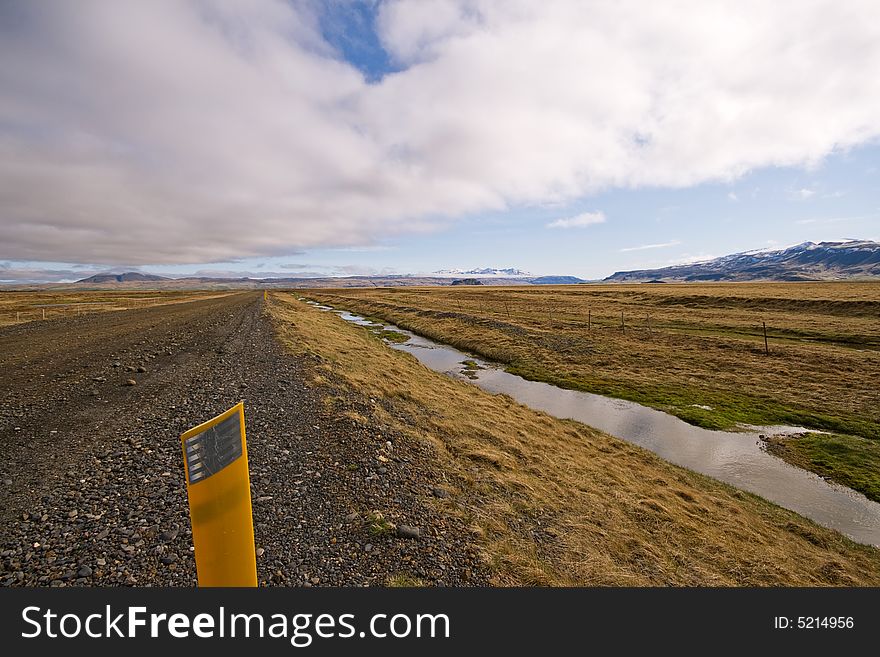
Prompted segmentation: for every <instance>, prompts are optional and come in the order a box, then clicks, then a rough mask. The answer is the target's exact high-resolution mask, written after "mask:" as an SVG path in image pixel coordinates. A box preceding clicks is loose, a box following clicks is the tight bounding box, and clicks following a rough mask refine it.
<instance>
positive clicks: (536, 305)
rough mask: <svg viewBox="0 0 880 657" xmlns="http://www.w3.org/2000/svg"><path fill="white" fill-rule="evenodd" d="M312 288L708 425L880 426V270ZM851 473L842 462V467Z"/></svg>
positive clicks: (570, 383)
mask: <svg viewBox="0 0 880 657" xmlns="http://www.w3.org/2000/svg"><path fill="white" fill-rule="evenodd" d="M310 296H312V297H313V298H315V299H318V300H321V301H323V302H326V303H330V304H333V305H336V306H340V307H345V308H349V309H351V310H354V311H355V312H359V313H366V314H370V315H373V316H378V317H381V318H383V319H385V320H388V321H391V322H394V323H396V324H398V325H400V326H402V327H403V328H407V329H410V330H412V331H415V332H417V333H420V334H423V335H425V336H427V337H430V338H433V339H436V340H438V341H441V342H446V343H449V344H452V345H454V346H456V347H458V348H460V349H465V350H468V351H470V352H472V353H476V354H479V355H482V356H485V357H487V358H491V359H493V360H496V361H499V362H502V363H505V364H506V366H507V369H508V370H509V371H511V372H513V373H515V374H519V375H521V376H524V377H526V378H529V379H533V380H538V381H546V382H548V383H553V384H555V385H559V386H562V387H566V388H572V389H576V390H584V391H587V392H594V393H598V394H603V395H610V396H613V397H619V398H622V399H629V400H632V401H636V402H639V403H642V404H646V405H648V406H652V407H654V408H658V409H660V410H664V411H666V412H669V413H672V414H673V415H676V416H678V417H680V418H682V419H684V420H686V421H688V422H691V423H693V424H696V425H698V426H703V427H706V428H711V429H726V428H732V427H734V426H735V425H736V424H737V423H745V424H757V425H772V424H787V425H796V426H804V427H808V428H812V429H819V430H822V431H829V432H833V433H837V434H845V435H852V436H857V437H862V438H868V439H871V440H877V439H880V388H878V386H877V385H876V381H877V380H878V378H880V319H878V318H880V284H876V283H815V284H813V283H806V284H805V283H787V284H736V285H734V284H713V285H595V286H593V285H590V286H566V287H549V288H547V287H533V288H529V287H518V288H496V287H484V288H469V289H462V288H451V287H450V288H395V289H347V290H334V291H320V292H317V291H315V292H310ZM764 324H766V326H767V336H768V344H767V347H768V348H769V354H768V353H767V352H766V351H765V344H764V333H763V326H764ZM706 407H709V408H706ZM870 444H871V443H860V442H854V443H853V445H854V449H858V447H857V446H858V445H862V446H870ZM783 456H785V457H786V458H788V453H785V452H783ZM866 458H867V454H866ZM857 461H858V459H857V458H854V459H853V462H857ZM844 474H847V473H845V469H839V470H838V471H837V472H836V474H835V478H836V479H837V478H838V477H839V476H841V475H844ZM848 474H852V473H848ZM848 480H849V481H859V480H860V477H857V476H849V477H848ZM861 490H863V492H866V491H865V489H863V488H862V489H861Z"/></svg>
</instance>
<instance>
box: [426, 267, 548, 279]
mask: <svg viewBox="0 0 880 657" xmlns="http://www.w3.org/2000/svg"><path fill="white" fill-rule="evenodd" d="M434 273H435V274H436V275H437V276H498V277H503V278H530V277H531V276H532V275H531V274H530V273H529V272H527V271H522V270H521V269H514V268H513V267H510V268H507V269H495V268H492V267H487V268H486V269H441V270H439V271H435V272H434Z"/></svg>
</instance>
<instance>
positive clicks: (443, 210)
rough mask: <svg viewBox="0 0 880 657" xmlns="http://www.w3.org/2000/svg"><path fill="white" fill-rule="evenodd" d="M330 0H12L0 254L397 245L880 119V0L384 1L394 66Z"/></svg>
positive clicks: (1, 35)
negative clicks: (361, 42) (371, 58)
mask: <svg viewBox="0 0 880 657" xmlns="http://www.w3.org/2000/svg"><path fill="white" fill-rule="evenodd" d="M316 6H317V5H316V4H314V3H308V2H306V3H296V4H295V3H288V2H282V1H281V0H253V1H248V2H244V0H226V1H225V2H220V3H182V2H173V1H156V2H146V1H145V2H119V3H117V2H106V1H98V0H80V1H79V2H76V3H69V2H64V1H61V0H57V1H56V2H49V1H48V0H47V2H40V3H32V2H27V1H26V0H19V1H18V2H6V3H2V5H0V88H2V89H3V93H2V96H0V258H12V259H16V260H26V259H30V260H42V261H66V262H70V261H79V262H90V263H98V264H114V263H119V262H125V263H134V264H151V263H189V262H211V261H221V260H228V259H237V258H243V257H249V256H273V255H280V254H287V253H290V252H293V251H298V250H302V249H310V248H318V247H345V246H364V245H375V244H381V242H382V240H383V239H385V238H389V237H393V236H394V235H397V234H400V233H404V232H411V231H428V230H435V229H437V228H438V227H442V226H443V225H445V224H446V223H447V222H449V221H451V220H453V219H454V218H457V217H462V216H466V215H468V214H473V213H478V212H483V211H490V210H493V211H497V210H504V209H506V208H510V207H515V206H521V205H527V204H543V205H547V204H552V203H568V202H571V201H574V200H577V199H582V198H584V197H585V196H587V195H589V194H591V193H594V192H596V191H598V190H602V189H607V188H612V187H639V186H646V185H648V186H666V187H684V186H689V185H694V184H697V183H700V182H703V181H709V180H723V181H729V180H732V179H734V178H736V177H737V176H739V175H741V174H743V173H744V172H746V171H748V170H750V169H753V168H755V167H762V166H789V165H813V164H816V163H817V162H818V161H820V160H821V159H822V158H823V157H824V156H826V155H827V154H828V153H830V152H831V151H833V150H835V149H845V148H848V147H851V146H854V145H856V144H860V143H864V142H865V141H867V140H870V139H873V138H876V137H877V136H878V135H880V119H878V117H880V85H876V84H872V83H871V82H872V78H871V73H872V72H873V71H877V70H880V21H877V20H868V19H867V18H868V17H871V16H876V12H877V9H876V2H875V0H852V1H851V2H848V3H847V4H846V10H845V11H843V10H841V7H840V3H839V2H836V1H835V0H814V1H813V2H810V3H803V2H800V1H795V0H789V1H787V2H786V1H779V2H772V3H770V2H760V1H758V0H744V1H743V2H736V3H734V2H723V1H717V2H710V1H707V0H680V1H679V2H676V3H674V4H673V5H672V6H670V5H668V4H667V3H645V2H641V1H637V0H623V1H621V2H614V3H607V2H595V3H586V2H580V1H579V0H547V1H546V2H540V3H536V2H531V1H527V0H510V1H509V2H503V3H501V2H492V1H489V0H468V1H466V0H446V1H444V0H431V1H430V2H423V1H421V0H413V1H409V2H385V3H382V4H381V5H379V7H380V17H379V20H378V25H379V26H380V37H381V39H382V43H383V44H384V46H385V48H386V49H387V50H388V52H389V53H391V55H392V57H393V58H394V60H395V62H396V63H397V64H398V65H400V66H401V67H403V70H401V71H400V72H397V73H394V74H391V75H388V76H386V77H385V78H384V79H382V80H381V81H378V82H374V83H369V82H368V81H367V80H365V78H364V76H363V75H362V74H361V73H360V72H359V71H357V70H356V69H355V68H354V67H352V66H351V65H349V64H347V63H345V62H344V61H342V60H341V58H340V56H339V55H338V53H334V52H333V50H332V48H331V47H330V46H329V45H328V44H327V43H326V42H324V41H323V39H322V37H321V32H320V30H319V29H318V20H317V19H316V17H315V15H313V13H311V12H312V11H313V8H314V7H316ZM315 11H316V10H315ZM817 81H821V84H819V83H818V82H817ZM829 117H832V118H829Z"/></svg>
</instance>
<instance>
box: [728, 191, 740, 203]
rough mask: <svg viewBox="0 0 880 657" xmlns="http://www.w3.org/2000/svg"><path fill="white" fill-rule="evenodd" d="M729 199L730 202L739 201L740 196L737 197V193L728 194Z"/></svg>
mask: <svg viewBox="0 0 880 657" xmlns="http://www.w3.org/2000/svg"><path fill="white" fill-rule="evenodd" d="M727 198H728V200H730V201H738V200H739V196H737V195H736V192H727Z"/></svg>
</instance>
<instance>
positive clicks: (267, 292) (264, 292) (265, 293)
mask: <svg viewBox="0 0 880 657" xmlns="http://www.w3.org/2000/svg"><path fill="white" fill-rule="evenodd" d="M268 298H269V291H268V290H263V301H265V300H266V299H268Z"/></svg>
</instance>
